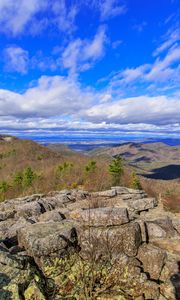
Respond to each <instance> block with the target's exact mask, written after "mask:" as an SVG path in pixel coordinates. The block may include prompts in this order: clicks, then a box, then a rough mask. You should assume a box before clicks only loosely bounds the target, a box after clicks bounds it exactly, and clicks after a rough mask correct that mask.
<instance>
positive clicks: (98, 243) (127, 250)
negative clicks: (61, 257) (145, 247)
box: [78, 223, 141, 257]
mask: <svg viewBox="0 0 180 300" xmlns="http://www.w3.org/2000/svg"><path fill="white" fill-rule="evenodd" d="M78 234H79V236H80V243H81V248H82V249H81V251H82V253H83V252H85V253H86V252H87V253H88V252H89V251H92V250H91V249H93V248H94V252H95V254H97V255H100V256H101V255H103V256H104V255H105V256H106V255H107V254H108V255H109V254H110V253H111V255H115V256H116V255H122V254H123V253H124V254H126V255H127V256H129V257H134V256H135V255H136V254H137V252H138V248H139V246H140V245H141V230H140V226H139V224H138V223H132V224H125V225H122V226H114V227H108V228H101V227H90V230H89V229H85V230H83V229H81V231H80V232H78ZM91 255H92V254H91Z"/></svg>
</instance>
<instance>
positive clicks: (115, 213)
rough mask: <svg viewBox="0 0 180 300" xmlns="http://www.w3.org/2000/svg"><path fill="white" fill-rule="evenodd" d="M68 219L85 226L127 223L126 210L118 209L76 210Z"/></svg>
mask: <svg viewBox="0 0 180 300" xmlns="http://www.w3.org/2000/svg"><path fill="white" fill-rule="evenodd" d="M70 218H72V219H75V220H79V221H81V222H83V223H84V225H87V226H116V225H121V224H125V223H128V222H129V218H128V212H127V209H126V208H119V207H114V208H113V207H101V208H90V209H84V210H82V209H77V210H75V211H72V212H71V213H70Z"/></svg>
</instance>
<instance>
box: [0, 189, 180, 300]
mask: <svg viewBox="0 0 180 300" xmlns="http://www.w3.org/2000/svg"><path fill="white" fill-rule="evenodd" d="M179 224H180V223H179V217H177V216H174V215H173V214H171V213H168V212H165V211H163V210H162V208H161V207H160V206H159V205H158V202H157V200H156V199H154V198H148V195H147V194H146V193H145V192H144V191H140V190H133V189H128V188H126V187H112V189H111V190H108V191H103V192H96V193H88V192H86V191H81V190H71V191H68V190H64V191H56V192H51V193H49V194H48V195H42V194H36V195H32V196H29V197H24V198H18V199H12V200H7V201H5V202H3V203H1V204H0V299H2V300H3V299H12V300H14V299H16V300H21V299H25V300H29V299H38V300H47V299H48V300H51V299H52V300H58V299H77V300H78V299H87V298H85V297H84V298H83V296H82V295H81V292H82V291H84V293H85V292H87V293H88V295H91V296H88V297H89V298H88V299H111V300H113V299H116V298H117V297H118V296H119V297H121V298H120V299H127V300H129V299H136V300H138V299H153V300H163V299H165V300H174V299H180V295H179V290H180V273H179V260H178V258H179V254H180V249H179V245H180V237H179ZM92 274H93V278H95V279H94V281H93V280H92V278H91V277H92ZM89 283H91V285H89ZM84 287H86V288H85V290H84ZM68 297H69V298H68ZM118 299H119V298H118Z"/></svg>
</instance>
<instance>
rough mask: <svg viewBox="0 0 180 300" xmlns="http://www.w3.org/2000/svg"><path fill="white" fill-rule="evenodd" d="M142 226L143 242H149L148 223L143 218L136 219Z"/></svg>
mask: <svg viewBox="0 0 180 300" xmlns="http://www.w3.org/2000/svg"><path fill="white" fill-rule="evenodd" d="M136 222H137V223H138V224H139V226H140V228H141V237H142V242H145V243H146V242H147V241H148V235H147V227H146V224H145V222H144V221H143V220H137V221H136Z"/></svg>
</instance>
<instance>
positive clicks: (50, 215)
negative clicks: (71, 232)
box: [38, 210, 65, 222]
mask: <svg viewBox="0 0 180 300" xmlns="http://www.w3.org/2000/svg"><path fill="white" fill-rule="evenodd" d="M64 219H65V216H64V214H62V213H61V212H60V211H58V210H52V211H47V212H45V213H44V214H42V215H40V216H39V220H38V221H39V222H61V221H62V220H64Z"/></svg>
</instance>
